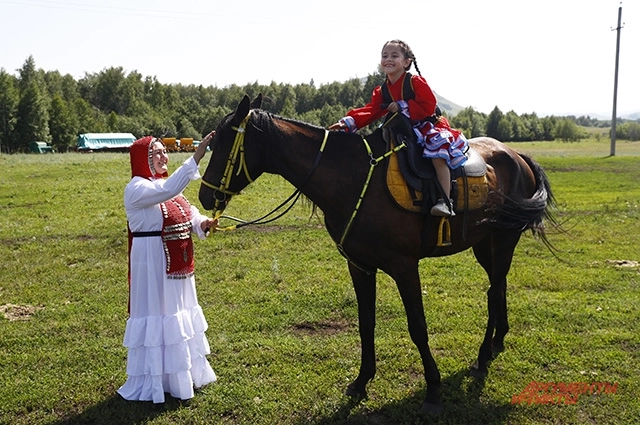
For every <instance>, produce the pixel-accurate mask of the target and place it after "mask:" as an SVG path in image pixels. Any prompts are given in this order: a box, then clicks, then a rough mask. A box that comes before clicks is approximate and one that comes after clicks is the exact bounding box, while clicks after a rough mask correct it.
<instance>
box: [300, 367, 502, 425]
mask: <svg viewBox="0 0 640 425" xmlns="http://www.w3.org/2000/svg"><path fill="white" fill-rule="evenodd" d="M483 389H484V380H479V379H474V378H470V377H468V369H464V370H461V371H459V372H457V373H455V374H453V375H451V376H449V377H447V378H445V379H443V381H442V399H443V402H444V409H443V410H442V412H441V413H440V414H438V415H436V416H434V415H428V414H424V413H422V412H421V409H422V402H423V400H424V397H425V394H426V391H425V390H421V391H419V392H417V393H415V394H414V395H412V396H409V397H407V398H405V399H403V400H399V401H395V402H392V403H389V404H387V405H385V406H383V407H381V408H379V409H376V410H368V409H364V408H361V407H360V404H361V403H360V402H359V401H357V400H352V399H345V401H344V403H343V405H342V406H341V407H340V409H339V410H338V411H336V412H334V413H333V414H332V415H330V416H327V417H323V418H318V419H317V420H315V421H311V422H309V420H308V419H307V420H305V422H304V423H305V424H309V423H311V424H314V425H338V424H354V425H355V424H376V425H391V424H394V425H398V424H427V423H428V424H455V425H464V424H503V423H506V422H507V420H508V416H509V412H510V411H511V407H512V406H511V404H510V403H507V404H496V403H483V402H482V401H481V400H480V398H481V396H482V390H483ZM300 425H302V422H300Z"/></svg>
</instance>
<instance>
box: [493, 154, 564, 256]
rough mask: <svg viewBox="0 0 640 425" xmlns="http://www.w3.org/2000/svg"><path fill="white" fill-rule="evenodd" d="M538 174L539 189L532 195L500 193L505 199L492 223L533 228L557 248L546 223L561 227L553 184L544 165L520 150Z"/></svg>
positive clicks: (537, 185)
mask: <svg viewBox="0 0 640 425" xmlns="http://www.w3.org/2000/svg"><path fill="white" fill-rule="evenodd" d="M518 155H520V157H521V158H522V159H523V160H524V161H525V162H526V163H527V165H528V166H529V168H530V169H531V171H532V172H533V174H534V176H535V182H536V189H535V192H534V193H533V195H532V196H531V197H530V198H524V197H515V196H509V195H506V194H500V196H501V197H502V198H503V200H504V202H503V203H502V204H497V205H495V206H494V207H493V208H494V209H495V213H496V214H495V216H494V217H493V218H491V219H490V223H491V225H493V226H494V227H496V228H498V229H503V230H521V231H523V232H524V231H526V230H531V232H532V233H533V235H534V236H535V237H537V238H538V239H540V240H541V241H542V242H543V243H544V244H545V245H546V246H547V247H548V248H549V249H550V250H551V251H555V249H554V247H553V246H552V245H551V243H550V242H549V240H548V239H547V234H546V227H545V222H548V223H550V224H551V226H552V227H554V228H559V227H560V225H559V223H558V222H557V220H556V218H555V216H554V214H553V211H554V210H555V208H556V200H555V197H554V196H553V192H552V191H551V184H550V183H549V179H548V178H547V175H546V174H545V172H544V170H543V169H542V167H541V166H540V165H539V164H538V163H537V162H535V161H534V160H533V159H532V158H530V157H529V156H527V155H524V154H521V153H519V154H518Z"/></svg>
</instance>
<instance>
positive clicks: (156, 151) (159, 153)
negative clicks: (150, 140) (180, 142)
mask: <svg viewBox="0 0 640 425" xmlns="http://www.w3.org/2000/svg"><path fill="white" fill-rule="evenodd" d="M151 156H152V159H153V171H154V172H155V173H156V174H164V173H166V172H167V170H168V169H167V164H168V163H169V156H168V155H167V148H165V147H164V145H163V144H162V143H160V142H155V143H154V144H153V146H152V148H151Z"/></svg>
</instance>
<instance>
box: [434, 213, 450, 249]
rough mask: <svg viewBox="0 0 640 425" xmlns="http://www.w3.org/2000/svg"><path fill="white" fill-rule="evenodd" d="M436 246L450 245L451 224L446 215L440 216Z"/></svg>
mask: <svg viewBox="0 0 640 425" xmlns="http://www.w3.org/2000/svg"><path fill="white" fill-rule="evenodd" d="M436 246H451V224H450V223H449V218H448V217H440V224H439V225H438V241H437V242H436Z"/></svg>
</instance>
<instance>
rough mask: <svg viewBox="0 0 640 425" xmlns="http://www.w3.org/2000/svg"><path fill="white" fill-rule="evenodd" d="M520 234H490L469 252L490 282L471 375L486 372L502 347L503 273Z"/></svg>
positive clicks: (506, 328) (504, 331)
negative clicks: (483, 326)
mask: <svg viewBox="0 0 640 425" xmlns="http://www.w3.org/2000/svg"><path fill="white" fill-rule="evenodd" d="M520 235H521V233H520V232H502V233H499V234H492V235H490V236H488V237H486V238H485V239H483V240H482V241H481V242H480V243H478V244H476V245H474V246H473V253H474V255H475V256H476V259H477V260H478V262H479V263H480V265H481V266H482V267H483V268H484V270H485V271H486V272H487V275H488V276H489V282H490V287H489V290H488V291H487V309H488V319H487V329H486V331H485V335H484V340H483V341H482V344H481V345H480V350H479V353H478V359H477V360H476V362H475V363H474V364H473V366H471V371H470V372H471V375H473V376H475V377H478V378H484V377H485V376H487V374H488V373H489V370H488V363H489V361H490V360H491V359H492V358H493V357H494V356H495V355H496V354H497V353H499V352H501V351H503V350H504V337H505V335H506V334H507V332H509V322H508V319H507V274H508V273H509V269H510V268H511V260H512V259H513V252H514V250H515V247H516V245H517V244H518V241H519V240H520ZM494 331H495V333H494Z"/></svg>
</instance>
